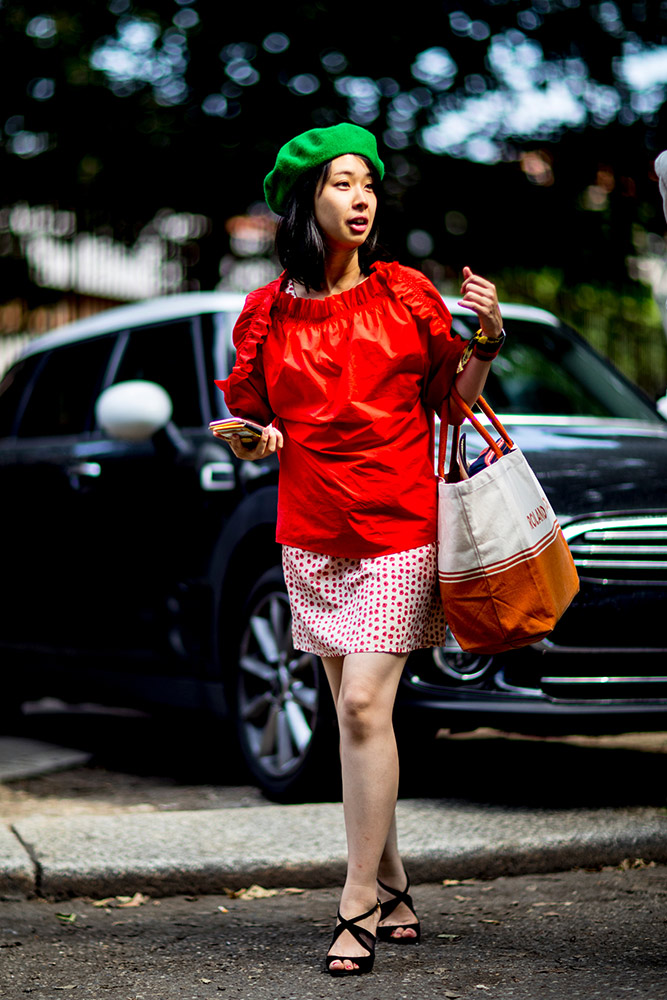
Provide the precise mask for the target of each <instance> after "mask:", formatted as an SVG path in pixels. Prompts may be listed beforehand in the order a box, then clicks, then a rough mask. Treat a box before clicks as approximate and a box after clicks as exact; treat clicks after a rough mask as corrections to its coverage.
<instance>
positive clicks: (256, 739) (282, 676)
mask: <svg viewBox="0 0 667 1000" xmlns="http://www.w3.org/2000/svg"><path fill="white" fill-rule="evenodd" d="M241 622H242V625H241V632H240V637H239V642H238V656H237V668H236V672H235V677H234V689H233V694H232V696H233V709H234V716H235V723H236V732H237V736H238V741H239V746H240V748H241V753H242V755H243V758H244V760H245V762H246V765H247V767H248V769H249V770H250V772H251V773H252V775H253V777H254V778H255V780H256V782H257V784H258V785H259V787H260V788H261V789H262V791H263V792H264V794H265V795H267V796H268V797H269V798H271V799H273V800H274V801H278V802H295V801H309V800H310V801H312V800H320V801H322V800H324V801H331V800H336V799H338V798H339V797H340V765H339V759H338V735H337V727H336V722H335V712H334V707H333V702H332V699H331V695H330V693H329V689H328V684H327V681H326V676H325V674H324V669H323V667H322V664H321V662H320V660H319V658H318V657H316V656H314V655H313V654H310V653H301V652H299V651H297V650H295V649H294V647H293V645H292V627H291V626H292V618H291V613H290V607H289V600H288V597H287V590H286V587H285V581H284V578H283V573H282V569H281V567H280V566H273V567H271V568H270V569H269V570H267V571H266V572H265V573H263V574H262V576H261V577H260V578H259V579H258V580H257V581H256V583H255V584H254V586H253V587H252V589H251V591H250V593H249V595H248V598H247V600H246V602H245V605H244V609H243V613H242V619H241Z"/></svg>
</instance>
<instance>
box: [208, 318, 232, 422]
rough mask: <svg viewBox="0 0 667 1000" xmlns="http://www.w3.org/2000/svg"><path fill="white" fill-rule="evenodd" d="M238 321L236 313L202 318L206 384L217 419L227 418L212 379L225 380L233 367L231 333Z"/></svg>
mask: <svg viewBox="0 0 667 1000" xmlns="http://www.w3.org/2000/svg"><path fill="white" fill-rule="evenodd" d="M237 319H238V313H237V312H220V313H212V314H207V315H205V316H202V335H203V339H204V353H205V355H206V366H207V367H206V383H207V385H208V387H209V391H210V394H211V408H212V411H213V413H215V415H216V416H218V417H227V416H229V411H228V410H227V408H226V406H225V397H224V396H223V394H222V393H221V392H220V390H219V389H218V387H217V386H216V385H215V382H214V379H216V378H218V379H220V378H226V377H227V375H229V373H230V371H231V370H232V368H233V367H234V358H235V356H236V351H235V350H234V345H233V344H232V331H233V329H234V324H235V323H236V320H237Z"/></svg>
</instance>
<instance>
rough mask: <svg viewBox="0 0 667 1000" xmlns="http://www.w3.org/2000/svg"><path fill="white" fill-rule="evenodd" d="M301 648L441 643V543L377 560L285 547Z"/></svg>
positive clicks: (402, 648)
mask: <svg viewBox="0 0 667 1000" xmlns="http://www.w3.org/2000/svg"><path fill="white" fill-rule="evenodd" d="M283 568H284V571H285V582H286V583H287V590H288V593H289V598H290V605H291V608H292V637H293V641H294V647H295V648H296V649H300V650H302V651H303V652H305V653H315V654H317V655H318V656H344V655H345V654H346V653H380V652H384V653H408V652H410V650H413V649H423V648H425V647H428V646H441V645H442V644H443V643H444V641H445V618H444V614H443V611H442V605H441V603H440V594H439V590H438V574H437V563H436V549H435V545H423V546H421V547H420V548H417V549H407V550H406V551H405V552H396V553H393V554H392V555H388V556H378V557H376V558H374V559H343V558H339V557H338V556H326V555H319V554H317V553H316V552H305V551H304V550H303V549H297V548H293V547H292V546H289V545H284V546H283Z"/></svg>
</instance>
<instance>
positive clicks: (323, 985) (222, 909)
mask: <svg viewBox="0 0 667 1000" xmlns="http://www.w3.org/2000/svg"><path fill="white" fill-rule="evenodd" d="M414 895H415V901H416V905H417V906H418V909H419V912H420V916H421V918H422V920H423V924H424V939H423V941H422V944H421V945H420V946H418V947H414V946H413V947H400V946H394V945H391V944H380V945H379V946H378V954H377V959H376V964H375V969H374V971H373V973H372V974H370V975H366V976H363V977H359V978H355V979H353V980H351V981H350V982H342V981H341V980H339V979H332V978H331V977H329V976H327V975H326V974H324V973H323V971H322V963H323V959H324V955H325V953H326V950H327V948H328V945H329V940H330V935H331V930H332V926H333V920H334V914H335V909H336V904H337V892H335V891H334V890H331V889H327V890H306V891H304V892H301V893H290V892H286V893H285V892H284V893H278V894H277V895H274V896H269V897H266V898H254V899H245V898H235V899H230V898H228V897H227V896H202V897H200V898H193V897H189V898H188V897H182V896H180V897H171V898H165V899H148V898H146V899H144V900H143V901H142V900H137V899H135V900H130V902H131V903H133V904H134V905H130V906H127V905H123V904H124V903H126V902H127V900H125V901H121V900H117V899H114V900H108V901H107V902H106V904H104V905H98V904H99V902H100V901H99V900H97V901H92V900H90V899H72V900H67V901H61V902H58V903H54V902H46V901H42V900H39V901H34V900H33V901H22V902H20V901H15V902H4V903H0V966H1V968H2V974H1V975H0V997H1V998H3V1000H25V998H26V997H27V996H29V997H35V998H40V1000H42V998H43V1000H55V998H58V997H67V996H71V997H72V998H73V1000H109V998H117V1000H190V998H192V1000H195V998H196V1000H214V998H219V997H226V998H229V1000H240V998H243V1000H246V998H247V1000H250V998H252V1000H319V998H329V997H340V996H341V995H344V996H350V995H352V994H353V995H354V996H355V997H358V998H360V1000H384V998H391V1000H422V998H423V1000H433V998H446V1000H457V998H461V1000H479V998H481V997H488V998H489V1000H543V998H554V1000H569V998H586V1000H593V998H602V1000H627V998H632V1000H639V998H641V1000H664V997H665V995H666V994H667V958H666V954H665V936H666V931H667V926H666V923H667V910H666V906H665V904H666V903H667V868H665V867H659V866H650V867H640V868H635V869H630V870H623V869H622V868H616V869H604V870H600V871H572V872H562V873H559V874H553V875H540V876H535V875H532V876H528V875H525V876H515V877H502V878H497V879H493V880H489V881H475V880H470V881H464V882H460V883H455V884H449V885H440V884H438V885H434V884H430V885H421V886H417V887H415V893H414ZM137 903H138V904H139V905H136V904H137Z"/></svg>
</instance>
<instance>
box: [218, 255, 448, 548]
mask: <svg viewBox="0 0 667 1000" xmlns="http://www.w3.org/2000/svg"><path fill="white" fill-rule="evenodd" d="M281 285H282V279H281V278H278V279H277V280H276V281H273V282H271V283H270V284H269V285H266V286H265V287H264V288H260V289H258V290H257V291H255V292H252V293H251V294H250V295H249V296H248V298H247V300H246V304H245V306H244V309H243V312H242V313H241V315H240V317H239V319H238V321H237V323H236V326H235V328H234V344H235V346H236V350H237V359H236V364H235V366H234V369H233V371H232V373H231V375H230V376H229V378H227V379H225V380H224V381H217V382H216V384H217V385H218V386H219V387H220V388H221V389H222V391H223V392H224V394H225V400H226V402H227V406H228V407H229V410H230V412H231V413H233V414H234V415H237V416H244V417H248V418H251V419H253V420H257V421H258V422H260V423H262V424H268V423H270V422H271V421H272V420H275V418H278V419H277V420H276V421H275V422H276V424H277V425H278V426H280V429H281V430H282V432H283V435H284V447H283V449H282V451H281V452H280V476H279V486H278V528H277V533H276V538H277V541H278V542H280V543H282V544H285V545H293V546H296V547H298V548H302V549H307V550H309V551H311V552H320V553H325V554H327V555H334V556H347V557H348V558H352V559H361V558H366V557H369V556H380V555H388V554H390V553H392V552H401V551H403V550H404V549H411V548H415V547H417V546H420V545H426V544H429V543H431V542H434V541H435V538H436V492H437V491H436V477H435V473H434V467H433V411H434V410H438V411H439V410H440V408H441V406H442V402H443V400H444V398H445V397H446V395H447V393H448V392H449V389H450V387H451V385H452V382H453V381H454V378H455V377H456V368H457V365H458V362H459V359H460V357H461V354H462V353H463V349H464V347H465V343H466V342H465V341H464V340H463V339H461V338H460V337H458V336H456V335H452V334H451V332H450V328H451V316H450V314H449V311H448V310H447V307H446V306H445V304H444V302H443V301H442V299H441V297H440V295H439V293H438V291H437V290H436V288H435V287H434V286H433V285H432V284H431V282H430V281H429V280H428V279H427V278H426V277H424V275H423V274H421V273H420V272H419V271H414V270H412V268H408V267H402V266H401V265H399V264H396V263H393V264H385V263H377V264H375V265H374V266H373V271H372V273H371V275H370V276H369V277H368V278H367V279H366V280H365V281H364V282H362V284H360V285H357V286H356V288H352V289H350V290H349V291H346V292H341V293H340V294H338V295H330V296H328V297H327V298H325V299H302V298H295V297H294V296H292V295H289V294H288V293H287V292H284V291H282V290H281Z"/></svg>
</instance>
